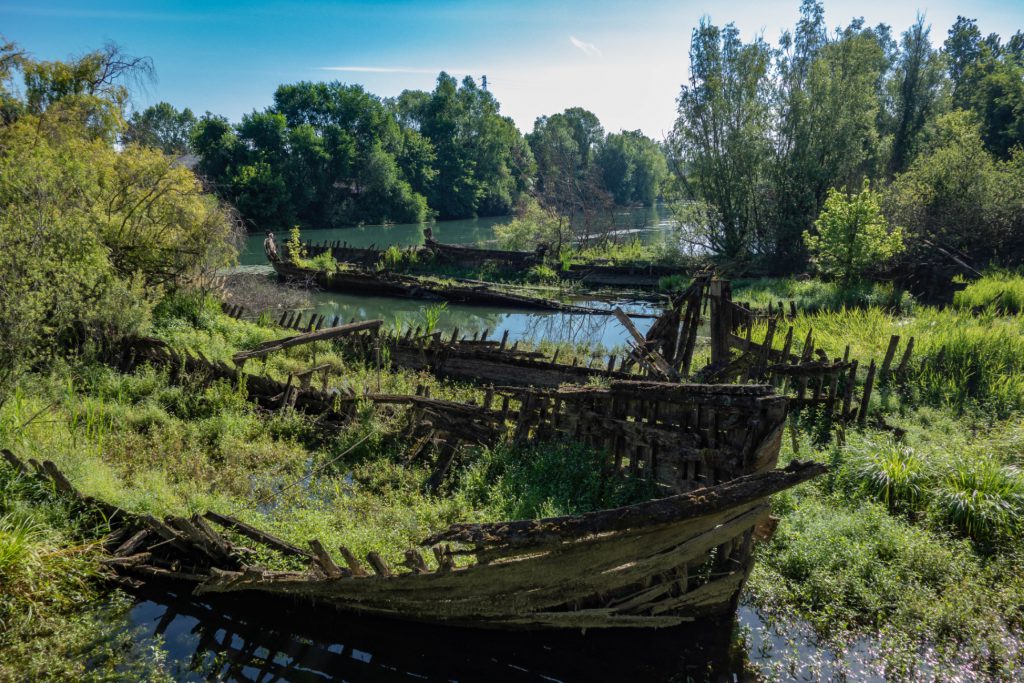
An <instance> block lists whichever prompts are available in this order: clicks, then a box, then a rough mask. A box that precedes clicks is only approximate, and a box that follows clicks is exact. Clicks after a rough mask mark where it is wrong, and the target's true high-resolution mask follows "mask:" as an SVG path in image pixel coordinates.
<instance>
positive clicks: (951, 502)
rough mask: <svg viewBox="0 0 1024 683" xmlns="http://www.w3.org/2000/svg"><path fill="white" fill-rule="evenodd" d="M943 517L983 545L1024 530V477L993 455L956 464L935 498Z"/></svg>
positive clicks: (989, 544)
mask: <svg viewBox="0 0 1024 683" xmlns="http://www.w3.org/2000/svg"><path fill="white" fill-rule="evenodd" d="M935 506H936V509H937V511H938V513H939V515H940V516H941V518H942V519H944V520H945V521H947V522H948V523H950V524H951V525H953V526H954V527H956V528H957V529H958V530H959V531H960V532H961V533H963V534H965V535H967V536H969V537H970V538H972V539H974V540H975V541H977V542H978V543H979V544H981V545H982V546H983V547H991V545H993V544H999V543H1006V542H1008V541H1013V540H1014V539H1019V538H1020V537H1021V535H1022V531H1024V477H1022V476H1021V473H1020V471H1019V470H1018V469H1016V468H1010V467H1007V466H1006V465H1004V464H1003V463H1001V462H1000V461H999V460H997V459H995V458H992V457H984V456H983V457H975V458H969V459H962V460H959V461H957V462H956V463H955V465H954V466H953V468H952V471H951V472H950V473H949V474H948V476H947V477H946V479H945V481H944V482H943V485H942V486H941V487H940V488H939V490H938V492H937V495H936V497H935Z"/></svg>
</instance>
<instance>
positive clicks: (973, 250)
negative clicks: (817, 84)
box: [886, 110, 1024, 265]
mask: <svg viewBox="0 0 1024 683" xmlns="http://www.w3.org/2000/svg"><path fill="white" fill-rule="evenodd" d="M932 128H933V129H934V130H933V131H932V132H931V133H930V138H931V143H930V144H929V145H928V146H927V147H925V148H924V149H923V150H922V152H921V154H920V155H919V156H918V157H917V158H916V159H914V161H913V162H912V163H911V165H910V167H909V168H908V169H907V171H906V173H903V174H901V175H899V176H897V178H896V179H895V181H894V182H893V183H892V186H891V187H890V188H889V191H888V192H887V194H886V213H887V214H888V215H889V216H890V217H891V218H893V219H894V220H897V221H899V222H900V224H901V225H903V226H905V228H906V233H907V243H908V246H909V248H910V249H911V251H912V252H914V253H924V252H930V251H932V250H933V249H934V246H932V245H935V244H938V245H940V246H943V247H945V248H947V249H950V248H951V249H954V250H957V251H960V252H962V253H964V254H967V255H968V256H969V257H971V258H973V259H975V260H977V261H978V262H979V263H985V262H989V261H994V262H996V263H1004V264H1006V265H1015V264H1019V263H1021V261H1022V259H1024V244H1022V240H1021V238H1020V236H1021V235H1022V234H1024V156H1022V154H1021V153H1020V152H1018V153H1016V154H1015V155H1014V156H1013V157H1011V159H1009V160H1008V161H999V160H997V159H995V158H994V157H993V156H992V154H991V153H990V152H989V151H988V150H987V149H986V148H985V143H984V140H983V138H982V124H981V122H980V121H979V120H978V118H977V116H976V115H974V114H973V113H971V112H967V111H962V110H961V111H953V112H950V113H948V114H945V115H943V116H942V117H940V118H939V119H938V120H937V121H936V122H935V124H934V125H933V126H932Z"/></svg>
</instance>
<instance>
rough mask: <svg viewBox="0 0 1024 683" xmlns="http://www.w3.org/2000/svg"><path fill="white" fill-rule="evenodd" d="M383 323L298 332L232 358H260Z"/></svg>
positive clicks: (376, 326)
mask: <svg viewBox="0 0 1024 683" xmlns="http://www.w3.org/2000/svg"><path fill="white" fill-rule="evenodd" d="M383 323H384V321H383V320H363V321H360V322H357V323H348V324H346V325H339V326H338V327H328V328H327V329H324V330H315V331H313V332H306V333H304V334H296V335H293V336H291V337H285V338H283V339H275V340H272V341H268V342H264V343H262V344H260V345H259V346H257V347H256V348H254V349H251V350H249V351H240V352H238V353H236V354H235V355H234V356H232V360H234V361H235V362H236V363H241V362H244V361H246V360H248V359H250V358H260V357H261V356H266V355H269V354H271V353H274V352H275V351H282V350H284V349H287V348H291V347H293V346H301V345H302V344H311V343H313V342H317V341H326V340H328V339H337V338H338V337H344V336H346V335H349V334H355V333H356V332H362V331H364V330H377V329H379V328H380V326H381V325H382V324H383Z"/></svg>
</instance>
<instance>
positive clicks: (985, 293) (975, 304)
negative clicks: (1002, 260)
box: [953, 272, 1024, 314]
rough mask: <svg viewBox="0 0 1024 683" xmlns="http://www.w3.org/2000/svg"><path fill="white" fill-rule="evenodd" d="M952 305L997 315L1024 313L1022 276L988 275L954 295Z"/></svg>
mask: <svg viewBox="0 0 1024 683" xmlns="http://www.w3.org/2000/svg"><path fill="white" fill-rule="evenodd" d="M953 305H955V306H957V307H958V308H964V309H975V310H985V311H994V312H997V313H1009V314H1014V313H1021V312H1024V275H1020V274H1017V273H1011V272H995V273H989V274H987V275H985V276H983V277H981V278H979V279H978V280H975V281H974V282H971V283H970V284H969V285H967V287H966V288H965V289H963V290H961V291H959V292H957V293H956V294H954V295H953Z"/></svg>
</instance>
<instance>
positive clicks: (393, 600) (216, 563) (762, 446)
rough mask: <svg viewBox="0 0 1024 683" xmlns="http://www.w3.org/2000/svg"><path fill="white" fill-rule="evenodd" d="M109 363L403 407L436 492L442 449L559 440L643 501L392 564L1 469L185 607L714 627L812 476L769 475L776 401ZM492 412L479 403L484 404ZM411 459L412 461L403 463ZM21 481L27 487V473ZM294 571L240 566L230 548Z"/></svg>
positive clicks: (194, 363) (309, 404)
mask: <svg viewBox="0 0 1024 683" xmlns="http://www.w3.org/2000/svg"><path fill="white" fill-rule="evenodd" d="M122 362H123V363H124V364H125V366H126V367H133V366H136V365H138V364H140V363H151V364H157V365H160V364H163V365H166V366H168V367H170V368H171V369H172V371H173V372H175V373H184V374H186V375H189V374H192V375H194V374H202V375H205V376H206V377H210V378H218V377H219V378H225V379H234V380H236V381H240V382H246V386H247V390H248V393H249V396H250V399H251V400H256V401H259V402H260V403H261V404H263V405H265V406H268V407H269V406H272V405H275V404H278V402H280V403H281V404H288V405H291V406H292V407H293V408H295V409H297V410H306V411H309V412H313V413H316V414H318V415H320V416H322V417H324V418H325V420H324V421H325V423H344V422H345V420H346V416H347V415H350V414H351V413H353V412H354V411H355V410H356V409H357V408H359V406H364V405H365V404H367V403H370V404H373V405H374V406H379V405H395V404H399V405H405V406H408V407H409V408H410V409H409V410H408V411H407V414H408V416H409V419H410V420H411V421H413V423H414V425H419V426H423V425H426V426H427V428H428V429H429V433H428V436H429V437H430V440H432V441H433V442H434V443H437V444H440V445H441V448H439V449H438V451H437V461H436V469H435V475H434V476H432V477H431V480H432V481H434V482H435V483H436V482H437V481H441V480H442V479H443V477H444V476H445V472H446V471H447V470H448V468H449V467H451V465H452V460H453V456H454V451H455V449H457V448H458V447H459V444H474V443H476V444H481V443H484V444H493V443H496V442H497V441H498V440H500V439H513V440H516V441H524V440H528V441H536V442H538V443H544V442H551V441H553V440H559V439H574V440H576V441H578V442H581V443H586V444H589V445H591V446H592V447H595V448H599V449H601V450H602V451H603V452H604V453H605V454H606V461H605V466H606V476H608V477H623V478H638V479H642V480H646V481H648V482H649V483H651V484H652V485H653V486H652V490H653V491H655V492H656V493H655V494H654V495H653V497H652V498H651V499H649V500H646V501H643V502H639V503H636V504H633V505H628V506H624V507H618V508H614V509H605V510H598V511H593V512H588V513H584V514H578V515H570V516H563V517H553V518H546V519H527V520H509V521H503V522H494V523H474V524H470V523H466V524H455V525H451V526H450V527H448V528H446V529H442V530H439V531H438V532H437V533H434V534H432V535H431V536H429V537H428V538H424V539H422V541H421V542H420V544H419V547H414V548H409V549H408V550H407V551H406V552H405V555H404V557H405V560H404V562H403V563H402V564H401V565H400V566H389V565H388V564H387V563H386V562H385V561H384V560H383V559H382V558H381V557H380V556H379V555H378V554H377V553H374V552H371V553H369V554H368V555H367V556H366V557H365V559H362V558H358V557H356V556H355V555H354V554H353V553H352V552H351V551H350V550H349V549H347V548H345V547H339V548H336V549H328V548H326V547H325V546H324V545H323V544H322V543H320V542H319V541H318V540H316V539H310V540H309V541H308V545H306V546H299V545H294V544H293V543H292V542H289V541H286V540H282V539H280V538H277V537H275V536H273V535H271V534H269V533H267V532H264V531H262V530H260V529H258V528H255V527H253V526H251V525H249V524H246V523H245V522H243V521H241V520H238V519H235V518H233V517H230V516H228V515H223V514H217V513H216V512H207V513H206V514H204V515H193V516H192V517H188V518H186V517H167V518H165V519H163V520H158V519H156V518H154V517H151V516H146V515H139V514H135V513H132V512H129V511H124V510H120V509H116V508H113V507H112V506H110V505H109V504H106V503H103V502H102V501H97V500H95V499H93V498H89V497H86V496H82V495H81V494H80V493H79V492H78V491H77V490H76V489H75V488H74V486H73V485H72V484H71V482H69V481H68V480H67V479H66V478H65V477H64V476H63V475H62V474H61V473H60V472H59V470H58V469H57V468H56V466H55V465H54V464H53V463H52V462H44V463H41V464H40V463H36V462H34V461H32V462H30V465H31V469H30V468H29V467H28V466H26V465H25V464H24V463H22V462H21V461H19V460H18V459H17V458H16V457H15V456H14V455H13V454H11V453H9V452H5V453H4V456H5V458H6V459H7V461H8V463H10V464H11V465H12V466H14V467H17V468H19V469H21V470H23V471H24V472H26V474H28V475H29V476H36V477H40V478H43V479H47V480H49V481H51V482H52V484H53V485H54V487H55V488H56V490H58V491H60V492H62V493H64V494H65V495H67V496H69V497H72V498H75V499H77V500H78V501H80V503H81V504H82V505H83V506H84V507H86V508H88V509H92V510H95V511H97V514H99V515H100V516H101V517H102V518H103V519H105V520H108V521H109V523H110V524H111V525H112V526H113V527H114V528H115V529H116V531H115V533H114V534H113V535H112V536H111V537H110V539H109V540H108V542H107V548H108V549H109V551H110V552H111V554H112V558H111V559H110V560H109V561H108V563H109V565H110V566H111V567H112V568H113V569H115V570H116V571H117V572H118V574H119V575H120V576H121V577H123V579H124V580H125V581H128V582H135V583H136V584H138V583H139V582H142V583H145V582H151V581H176V582H184V583H186V584H188V585H190V586H191V588H192V590H193V592H194V593H195V594H197V595H206V594H215V593H217V594H219V593H238V594H242V595H244V596H246V598H247V600H250V601H254V602H253V604H257V603H256V602H255V601H258V600H260V599H261V598H267V597H272V598H273V599H279V598H281V597H288V598H294V599H296V600H298V601H300V603H302V604H306V605H309V606H310V608H312V609H336V610H340V611H343V612H351V613H359V614H370V615H375V616H381V617H388V618H394V619H402V620H408V621H415V622H429V623H438V624H448V625H460V626H470V627H476V628H493V629H593V628H662V627H673V626H678V625H682V624H684V623H688V622H698V623H703V622H704V621H707V622H708V624H709V625H710V624H715V625H718V626H723V627H727V626H728V625H730V624H731V623H732V618H733V615H734V613H735V610H736V607H737V605H738V601H739V597H740V593H741V590H742V588H743V585H744V582H745V581H746V579H747V577H748V576H749V573H750V571H751V569H752V566H753V558H754V555H753V549H754V542H755V540H756V539H757V538H759V537H764V536H767V535H770V533H771V529H772V524H771V521H772V520H771V518H770V516H769V499H770V497H771V496H772V495H773V494H775V493H778V492H780V491H783V490H785V489H787V488H790V487H792V486H795V485H797V484H799V483H801V482H804V481H807V480H808V479H810V478H812V477H814V476H816V475H818V474H820V473H821V472H822V471H823V469H824V468H823V466H821V465H819V464H816V463H791V464H790V465H789V466H787V467H785V468H781V469H779V468H777V466H776V465H777V458H778V453H779V447H780V443H781V439H782V432H783V427H784V422H785V418H786V413H787V399H786V398H785V397H783V396H779V395H776V394H775V393H774V392H773V390H772V389H771V387H769V386H764V385H699V384H679V383H669V382H651V381H612V382H610V383H609V385H608V386H568V385H567V386H562V387H559V388H557V389H531V388H526V389H519V388H510V389H497V388H496V389H495V390H494V391H493V392H488V396H487V399H486V400H485V401H484V403H483V404H481V405H477V404H473V403H457V402H453V401H446V400H439V399H433V398H430V397H429V396H426V395H419V394H418V395H416V396H405V395H402V396H396V395H373V394H362V395H345V394H338V393H330V392H327V391H322V390H317V389H313V388H310V387H308V385H306V386H304V387H303V389H302V390H301V391H294V389H295V388H294V387H291V385H290V382H289V383H288V384H287V385H286V384H285V383H283V382H278V381H276V380H273V379H271V378H269V377H266V376H260V375H256V374H250V373H244V372H243V371H242V369H241V368H239V367H237V366H231V365H228V364H227V363H225V362H211V361H209V360H207V359H205V358H202V357H201V356H198V357H197V356H193V355H191V354H188V353H180V352H177V351H175V350H173V349H171V348H170V347H168V346H166V345H165V344H163V343H161V342H158V341H155V340H138V341H137V342H136V343H135V344H134V345H133V347H132V348H131V349H130V351H127V352H126V354H125V356H124V358H123V359H122ZM499 396H500V397H501V400H500V401H494V400H493V399H494V398H496V397H499ZM420 457H426V456H425V455H420ZM33 470H34V472H33ZM252 543H256V544H258V545H260V546H262V547H263V548H264V551H265V552H264V554H263V556H264V557H266V553H271V554H272V555H274V556H279V559H280V563H270V564H271V566H273V567H279V566H283V565H284V564H285V563H287V562H289V561H290V562H291V563H292V566H301V567H303V568H301V569H298V568H296V569H289V570H281V569H275V568H269V567H268V566H261V565H257V564H255V561H254V559H253V558H254V557H255V556H256V554H255V553H254V552H253V551H252V549H251V548H247V547H246V545H251V544H252Z"/></svg>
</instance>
